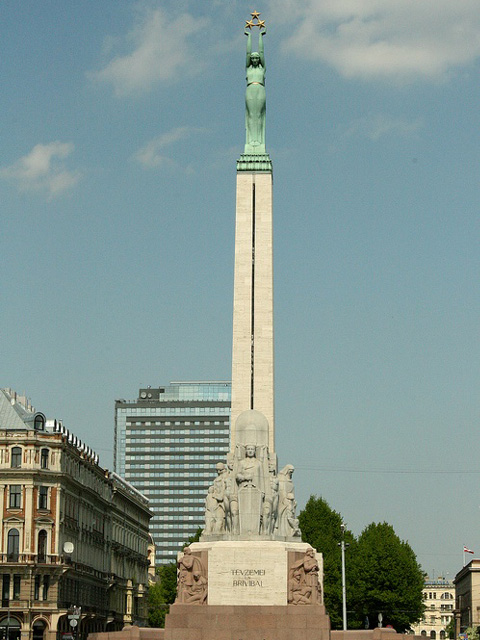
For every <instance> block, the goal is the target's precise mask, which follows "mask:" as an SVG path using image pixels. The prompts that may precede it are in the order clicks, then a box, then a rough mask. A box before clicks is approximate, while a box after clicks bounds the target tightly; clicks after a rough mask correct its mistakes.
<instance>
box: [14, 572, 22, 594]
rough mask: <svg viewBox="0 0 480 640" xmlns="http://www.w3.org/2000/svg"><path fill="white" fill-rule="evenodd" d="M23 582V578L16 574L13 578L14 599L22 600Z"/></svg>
mask: <svg viewBox="0 0 480 640" xmlns="http://www.w3.org/2000/svg"><path fill="white" fill-rule="evenodd" d="M21 582H22V576H20V575H18V574H15V575H14V576H13V599H14V600H20V585H21Z"/></svg>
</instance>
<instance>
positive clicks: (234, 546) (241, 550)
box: [165, 540, 330, 640]
mask: <svg viewBox="0 0 480 640" xmlns="http://www.w3.org/2000/svg"><path fill="white" fill-rule="evenodd" d="M186 551H187V554H186V555H181V556H180V557H179V567H180V574H179V575H180V578H179V584H182V582H183V585H184V586H182V587H180V588H179V594H180V595H179V598H177V602H176V603H175V604H173V605H172V606H171V607H170V613H169V614H168V615H167V617H166V620H165V640H329V637H330V618H329V617H328V615H327V614H326V612H325V607H324V605H323V597H322V582H323V579H322V578H323V565H322V556H321V554H316V553H315V552H314V550H313V549H312V547H311V546H310V545H309V544H306V543H304V542H284V541H278V540H264V541H262V540H229V541H227V540H225V541H207V542H195V543H193V544H191V545H190V546H189V547H188V550H186ZM200 574H201V575H202V576H204V577H205V589H206V597H205V598H204V599H198V600H197V602H196V603H195V604H183V602H185V601H186V600H182V599H181V598H182V594H186V597H187V599H188V597H189V595H192V594H193V595H194V594H195V589H196V586H195V584H194V579H192V578H191V576H196V579H197V583H196V584H200V577H199V576H200Z"/></svg>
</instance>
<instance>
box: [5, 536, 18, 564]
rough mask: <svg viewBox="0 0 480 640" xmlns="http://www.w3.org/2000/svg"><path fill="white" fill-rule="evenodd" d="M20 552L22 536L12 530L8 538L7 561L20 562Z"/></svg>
mask: <svg viewBox="0 0 480 640" xmlns="http://www.w3.org/2000/svg"><path fill="white" fill-rule="evenodd" d="M19 552H20V534H19V533H18V530H17V529H10V531H9V532H8V538H7V561H8V562H18V554H19Z"/></svg>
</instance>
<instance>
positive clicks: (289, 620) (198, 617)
mask: <svg viewBox="0 0 480 640" xmlns="http://www.w3.org/2000/svg"><path fill="white" fill-rule="evenodd" d="M329 638H330V618H329V617H328V615H326V613H325V607H324V606H323V605H312V606H308V605H305V606H300V605H298V606H296V605H287V606H254V605H250V606H242V605H223V606H221V605H207V606H199V607H192V606H189V605H182V604H173V605H172V606H171V607H170V613H169V614H168V615H167V617H166V620H165V640H329Z"/></svg>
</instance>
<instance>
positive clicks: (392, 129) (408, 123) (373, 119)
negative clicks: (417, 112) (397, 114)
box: [343, 113, 423, 142]
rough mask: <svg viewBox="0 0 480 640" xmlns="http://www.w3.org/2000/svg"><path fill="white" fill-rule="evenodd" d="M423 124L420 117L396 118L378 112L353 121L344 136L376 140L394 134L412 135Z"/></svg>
mask: <svg viewBox="0 0 480 640" xmlns="http://www.w3.org/2000/svg"><path fill="white" fill-rule="evenodd" d="M422 126H423V122H422V120H421V119H420V118H417V119H416V120H406V119H404V118H394V117H392V116H388V115H385V114H381V113H379V114H377V115H375V116H369V117H365V118H359V119H358V120H355V121H354V122H352V124H351V125H350V126H349V127H348V129H347V130H346V131H345V133H344V134H343V137H344V138H351V137H353V136H361V137H364V138H368V139H369V140H373V141H374V142H376V141H377V140H379V139H380V138H381V137H383V136H385V135H388V134H394V135H397V136H408V135H412V134H413V133H415V132H416V131H418V130H419V129H421V127H422Z"/></svg>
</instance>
